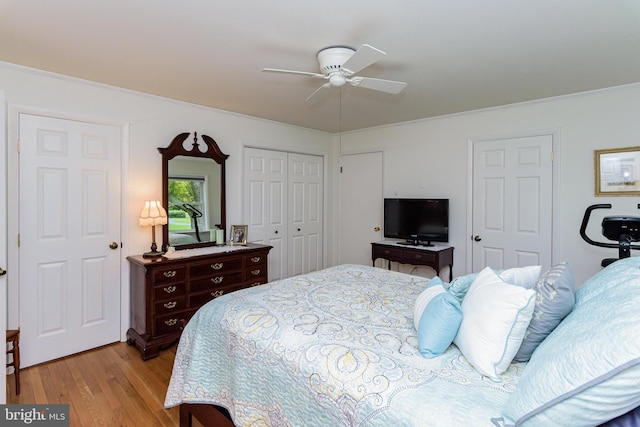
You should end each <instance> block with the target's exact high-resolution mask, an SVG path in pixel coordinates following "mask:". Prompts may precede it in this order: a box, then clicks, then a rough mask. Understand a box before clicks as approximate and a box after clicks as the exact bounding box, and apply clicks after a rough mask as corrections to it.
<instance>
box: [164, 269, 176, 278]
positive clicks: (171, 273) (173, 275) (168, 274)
mask: <svg viewBox="0 0 640 427" xmlns="http://www.w3.org/2000/svg"><path fill="white" fill-rule="evenodd" d="M162 274H163V275H164V277H176V271H175V270H171V271H165V272H164V273H162Z"/></svg>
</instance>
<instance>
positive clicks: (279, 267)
mask: <svg viewBox="0 0 640 427" xmlns="http://www.w3.org/2000/svg"><path fill="white" fill-rule="evenodd" d="M287 157H288V156H287V153H285V152H283V151H271V150H261V149H257V148H246V149H245V155H244V170H245V179H244V198H245V221H246V222H247V225H248V226H249V240H250V241H251V242H255V243H263V244H265V245H271V246H272V247H273V249H271V251H269V257H268V258H269V266H268V271H269V281H272V280H278V279H284V278H285V277H288V275H287V270H288V265H287V244H288V243H287V242H288V240H287V231H288V227H287V168H288V165H287Z"/></svg>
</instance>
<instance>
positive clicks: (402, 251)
mask: <svg viewBox="0 0 640 427" xmlns="http://www.w3.org/2000/svg"><path fill="white" fill-rule="evenodd" d="M378 258H382V259H386V260H387V268H388V269H391V262H392V261H393V262H398V263H401V264H410V265H424V266H427V267H431V268H433V269H434V270H435V271H436V274H437V275H439V274H440V270H441V269H442V268H443V267H447V266H448V267H449V282H451V281H452V280H453V246H440V245H438V246H431V247H425V246H416V245H413V244H412V243H411V242H409V243H407V242H394V241H388V240H384V241H382V242H375V243H371V259H372V261H373V264H374V266H375V262H376V259H378Z"/></svg>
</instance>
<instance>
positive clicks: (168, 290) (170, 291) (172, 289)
mask: <svg viewBox="0 0 640 427" xmlns="http://www.w3.org/2000/svg"><path fill="white" fill-rule="evenodd" d="M176 289H177V288H176V287H175V286H167V287H166V288H164V291H165V292H166V293H168V294H171V293H174V292H175V291H176Z"/></svg>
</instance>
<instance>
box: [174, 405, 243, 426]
mask: <svg viewBox="0 0 640 427" xmlns="http://www.w3.org/2000/svg"><path fill="white" fill-rule="evenodd" d="M194 417H195V418H196V419H197V420H198V421H199V422H200V423H202V425H203V426H205V427H235V425H234V424H233V422H232V421H231V416H230V415H229V411H227V410H226V409H224V408H223V407H221V406H216V405H207V404H202V403H183V404H181V405H180V427H193V418H194Z"/></svg>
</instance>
